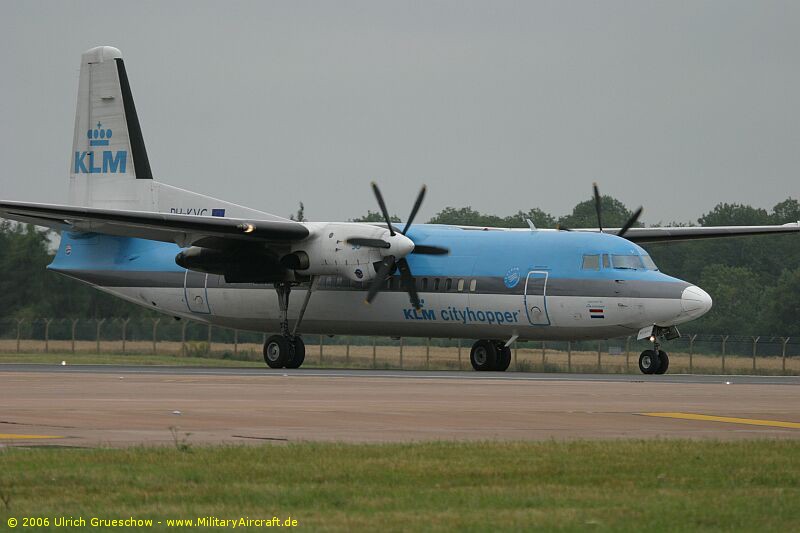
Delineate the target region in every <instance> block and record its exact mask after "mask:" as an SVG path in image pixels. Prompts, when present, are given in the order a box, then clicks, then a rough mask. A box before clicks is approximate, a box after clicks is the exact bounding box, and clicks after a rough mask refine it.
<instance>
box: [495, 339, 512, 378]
mask: <svg viewBox="0 0 800 533" xmlns="http://www.w3.org/2000/svg"><path fill="white" fill-rule="evenodd" d="M510 364H511V348H510V347H508V346H506V345H505V343H502V342H501V343H498V345H497V367H496V368H495V370H497V371H498V372H505V371H506V370H508V366H509V365H510Z"/></svg>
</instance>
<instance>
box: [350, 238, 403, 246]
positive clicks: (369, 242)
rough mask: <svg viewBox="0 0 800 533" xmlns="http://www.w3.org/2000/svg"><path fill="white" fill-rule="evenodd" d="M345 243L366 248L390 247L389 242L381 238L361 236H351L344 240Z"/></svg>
mask: <svg viewBox="0 0 800 533" xmlns="http://www.w3.org/2000/svg"><path fill="white" fill-rule="evenodd" d="M345 242H346V243H347V244H352V245H354V246H366V247H367V248H391V246H392V245H391V243H388V242H386V241H384V240H383V239H362V238H361V237H353V238H352V239H347V240H346V241H345Z"/></svg>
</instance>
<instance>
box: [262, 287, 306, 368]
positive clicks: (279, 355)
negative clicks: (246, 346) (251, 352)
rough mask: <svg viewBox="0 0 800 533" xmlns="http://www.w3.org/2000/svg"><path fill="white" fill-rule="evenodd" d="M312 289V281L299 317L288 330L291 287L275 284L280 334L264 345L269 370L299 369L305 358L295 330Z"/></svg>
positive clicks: (271, 337)
mask: <svg viewBox="0 0 800 533" xmlns="http://www.w3.org/2000/svg"><path fill="white" fill-rule="evenodd" d="M313 288H314V279H313V278H312V279H311V284H310V285H309V287H308V291H307V292H306V298H305V300H304V301H303V306H302V307H301V308H300V315H299V316H298V317H297V322H295V324H294V328H292V329H291V331H290V330H289V294H290V293H291V291H292V286H291V284H290V283H288V282H280V283H276V284H275V291H276V292H277V293H278V306H279V308H280V310H281V334H280V335H271V336H270V337H269V338H268V339H267V342H265V343H264V362H265V363H267V366H268V367H270V368H300V365H302V364H303V361H304V360H305V358H306V345H305V343H304V342H303V339H301V338H300V336H299V335H297V328H298V327H299V326H300V322H301V321H302V320H303V315H304V314H305V312H306V308H307V307H308V301H309V300H310V299H311V291H312V289H313Z"/></svg>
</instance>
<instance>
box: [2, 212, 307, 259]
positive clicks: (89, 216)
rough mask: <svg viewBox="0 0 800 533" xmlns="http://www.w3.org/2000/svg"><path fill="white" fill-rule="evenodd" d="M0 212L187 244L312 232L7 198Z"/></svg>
mask: <svg viewBox="0 0 800 533" xmlns="http://www.w3.org/2000/svg"><path fill="white" fill-rule="evenodd" d="M0 217H2V218H9V219H12V220H18V221H20V222H26V223H31V224H36V225H39V226H47V227H50V228H53V229H58V230H66V231H86V232H94V233H104V234H107V235H118V236H122V237H137V238H141V239H150V240H154V241H163V242H174V243H176V244H178V245H180V246H182V247H185V246H190V245H195V246H205V247H209V248H226V247H229V246H236V245H240V244H243V243H264V244H273V245H274V244H288V243H290V242H294V241H300V240H302V239H305V238H306V237H308V235H309V231H308V228H307V227H306V226H305V225H303V224H301V223H299V222H294V221H286V222H281V221H273V220H245V219H237V218H223V217H208V216H194V215H178V214H172V213H152V212H145V211H124V210H117V209H94V208H90V207H76V206H67V205H50V204H37V203H23V202H7V201H0Z"/></svg>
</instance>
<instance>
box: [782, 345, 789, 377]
mask: <svg viewBox="0 0 800 533" xmlns="http://www.w3.org/2000/svg"><path fill="white" fill-rule="evenodd" d="M790 338H791V337H786V338H782V339H781V341H782V343H783V347H782V349H781V372H782V373H783V374H786V345H787V344H788V343H789V339H790Z"/></svg>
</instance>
